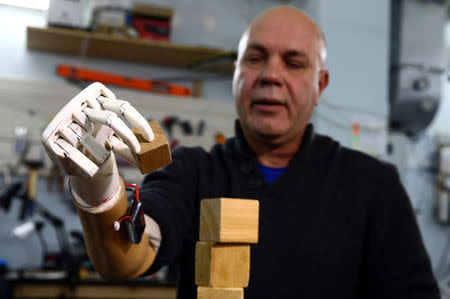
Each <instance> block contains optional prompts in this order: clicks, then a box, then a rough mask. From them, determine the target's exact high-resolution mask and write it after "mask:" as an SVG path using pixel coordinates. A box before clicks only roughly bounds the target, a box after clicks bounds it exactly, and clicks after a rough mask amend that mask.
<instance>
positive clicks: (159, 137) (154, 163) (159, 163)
mask: <svg viewBox="0 0 450 299" xmlns="http://www.w3.org/2000/svg"><path fill="white" fill-rule="evenodd" d="M149 124H150V127H151V128H152V130H153V134H154V135H155V139H153V141H151V142H149V141H147V140H146V139H145V138H144V137H142V134H141V133H140V132H139V131H138V130H137V129H133V133H134V135H136V137H137V139H138V141H139V143H140V144H141V151H140V152H139V154H137V156H136V157H135V160H136V161H138V164H139V170H140V171H141V173H142V174H145V173H148V172H150V171H153V170H156V169H158V168H160V167H163V166H164V165H167V164H169V163H171V162H172V156H171V155H170V147H169V142H168V141H167V138H166V136H165V135H164V132H163V130H162V129H161V127H160V126H159V123H158V121H156V120H152V121H151V122H149Z"/></svg>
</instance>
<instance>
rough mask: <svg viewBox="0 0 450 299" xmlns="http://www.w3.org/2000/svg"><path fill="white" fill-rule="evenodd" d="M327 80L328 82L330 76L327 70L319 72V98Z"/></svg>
mask: <svg viewBox="0 0 450 299" xmlns="http://www.w3.org/2000/svg"><path fill="white" fill-rule="evenodd" d="M329 80H330V74H329V72H328V70H321V71H320V72H319V96H320V95H321V94H322V92H323V91H324V90H325V88H326V87H327V86H328V82H329Z"/></svg>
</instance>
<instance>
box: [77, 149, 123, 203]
mask: <svg viewBox="0 0 450 299" xmlns="http://www.w3.org/2000/svg"><path fill="white" fill-rule="evenodd" d="M119 184H120V180H119V171H118V169H117V164H116V160H115V158H114V154H111V155H110V157H109V158H108V159H107V160H106V161H105V162H104V163H103V164H102V165H101V166H100V168H99V171H98V173H97V174H96V175H95V176H94V177H92V178H88V177H85V176H71V177H70V191H71V193H72V197H74V199H75V200H76V201H77V203H78V204H79V205H81V206H86V207H93V206H98V205H100V204H102V203H105V202H107V201H108V200H110V199H112V198H114V197H117V196H118V194H117V193H118V189H119Z"/></svg>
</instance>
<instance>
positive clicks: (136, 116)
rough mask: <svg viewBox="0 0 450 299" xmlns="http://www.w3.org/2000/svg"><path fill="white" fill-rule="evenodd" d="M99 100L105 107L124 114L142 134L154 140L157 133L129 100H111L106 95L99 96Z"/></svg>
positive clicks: (149, 139)
mask: <svg viewBox="0 0 450 299" xmlns="http://www.w3.org/2000/svg"><path fill="white" fill-rule="evenodd" d="M97 99H98V101H99V102H100V103H101V104H102V107H103V109H105V110H109V111H113V112H115V113H117V114H121V115H123V116H124V117H125V118H126V119H127V120H128V121H129V122H130V123H131V124H132V125H133V126H134V127H135V128H137V129H138V130H139V132H141V134H142V136H143V137H144V138H145V139H147V140H148V141H153V139H154V138H155V135H154V134H153V131H152V128H151V127H150V125H149V124H148V122H147V121H146V120H145V118H144V117H143V116H142V115H141V114H140V113H139V112H138V111H137V110H136V108H134V107H133V106H131V105H130V103H129V102H127V101H123V100H119V99H116V100H110V99H108V98H105V97H102V96H100V97H98V98H97Z"/></svg>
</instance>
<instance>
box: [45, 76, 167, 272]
mask: <svg viewBox="0 0 450 299" xmlns="http://www.w3.org/2000/svg"><path fill="white" fill-rule="evenodd" d="M118 114H120V115H122V116H123V117H124V118H125V119H126V120H128V121H129V122H130V123H131V124H132V125H133V126H134V127H136V128H137V129H138V130H139V131H140V133H141V134H142V136H143V137H144V138H145V139H147V140H148V141H152V140H153V138H154V135H153V132H152V129H151V127H150V126H149V124H148V122H147V121H146V120H145V119H144V117H142V116H141V115H140V114H139V113H138V112H137V111H136V109H134V108H133V107H132V106H131V105H130V104H129V103H128V102H126V101H122V100H118V99H116V97H115V95H114V94H113V93H112V92H111V91H110V90H109V89H107V88H106V87H105V86H103V85H102V84H100V83H93V84H91V85H90V86H88V87H87V88H86V89H84V90H83V91H81V92H80V93H79V94H78V95H76V96H75V97H74V98H73V99H72V100H71V101H70V102H69V103H67V105H66V106H64V108H63V109H62V110H61V111H60V112H59V113H58V114H57V115H56V116H55V118H54V119H53V120H52V121H51V122H50V124H49V125H48V127H47V128H46V129H45V131H44V132H43V133H42V136H41V138H42V143H43V144H44V147H45V149H46V151H47V153H48V155H49V156H50V158H51V159H52V160H53V161H54V162H55V163H57V164H59V165H60V166H61V167H62V168H63V169H64V170H65V171H66V172H67V173H68V174H69V175H70V179H71V180H70V182H71V184H70V188H71V193H72V196H73V198H74V201H75V203H76V206H77V210H78V214H79V216H80V220H81V224H82V226H83V231H84V236H85V241H86V248H87V250H88V253H89V256H90V258H91V261H92V262H93V264H94V266H95V268H96V270H97V271H98V272H99V273H100V274H101V275H102V276H103V277H104V278H106V279H123V278H129V277H135V276H137V275H139V274H141V273H143V272H144V271H145V270H147V269H148V268H149V266H150V265H151V263H152V262H153V260H154V257H155V254H156V253H155V251H154V249H153V248H152V247H151V246H150V243H149V241H148V236H147V234H144V235H143V237H142V240H141V242H140V243H139V244H131V243H130V241H129V238H128V235H127V233H126V232H125V230H120V231H118V232H116V231H115V230H114V222H115V220H117V219H118V218H119V217H120V216H122V215H124V213H126V211H127V209H128V201H127V198H126V192H125V187H124V183H123V181H122V179H121V178H120V177H119V172H118V169H117V165H116V162H115V159H114V155H113V154H112V151H114V152H116V153H118V154H119V155H120V156H122V157H123V158H124V159H126V160H127V161H129V162H130V163H132V164H134V165H137V164H138V161H137V153H139V152H140V150H141V146H140V144H139V142H138V140H137V138H136V136H135V135H134V134H133V132H132V131H131V129H130V128H128V126H127V125H126V124H125V123H124V122H123V121H122V120H121V119H120V118H119V117H118ZM146 222H147V221H146ZM155 226H156V227H157V225H155ZM146 230H147V229H146ZM158 230H159V229H158Z"/></svg>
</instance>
